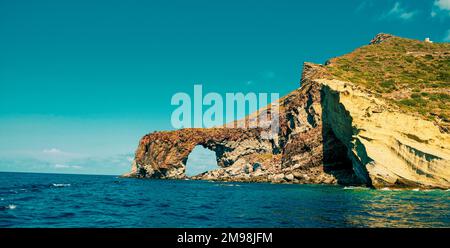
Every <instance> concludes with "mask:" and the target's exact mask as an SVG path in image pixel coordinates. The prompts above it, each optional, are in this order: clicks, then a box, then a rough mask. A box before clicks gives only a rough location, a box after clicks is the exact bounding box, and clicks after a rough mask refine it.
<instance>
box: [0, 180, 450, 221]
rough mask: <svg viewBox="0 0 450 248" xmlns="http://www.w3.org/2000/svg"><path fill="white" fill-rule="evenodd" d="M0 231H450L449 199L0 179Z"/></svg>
mask: <svg viewBox="0 0 450 248" xmlns="http://www.w3.org/2000/svg"><path fill="white" fill-rule="evenodd" d="M0 227H14V228H16V227H19V228H20V227H38V228H50V227H51V228H60V227H61V228H63V227H69V228H70V227H95V228H103V227H129V228H134V227H332V228H333V227H450V192H449V191H448V190H419V189H412V190H392V189H387V188H386V189H381V190H374V189H369V188H364V187H343V186H330V185H291V184H268V183H240V182H239V183H237V182H213V181H196V180H150V179H130V178H120V177H118V176H99V175H68V174H38V173H9V172H8V173H7V172H2V173H0Z"/></svg>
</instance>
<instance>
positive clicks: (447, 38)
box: [443, 29, 450, 42]
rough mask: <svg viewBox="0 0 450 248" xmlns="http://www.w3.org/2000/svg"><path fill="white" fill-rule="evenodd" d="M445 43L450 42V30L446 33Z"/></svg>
mask: <svg viewBox="0 0 450 248" xmlns="http://www.w3.org/2000/svg"><path fill="white" fill-rule="evenodd" d="M443 40H444V41H445V42H450V29H449V30H447V32H446V33H445V36H444V39H443Z"/></svg>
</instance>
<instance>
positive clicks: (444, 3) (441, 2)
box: [434, 0, 450, 10]
mask: <svg viewBox="0 0 450 248" xmlns="http://www.w3.org/2000/svg"><path fill="white" fill-rule="evenodd" d="M434 5H435V6H437V7H438V8H439V9H441V10H450V0H436V1H435V2H434Z"/></svg>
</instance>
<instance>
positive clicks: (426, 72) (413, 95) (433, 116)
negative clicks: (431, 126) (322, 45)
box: [327, 34, 450, 132]
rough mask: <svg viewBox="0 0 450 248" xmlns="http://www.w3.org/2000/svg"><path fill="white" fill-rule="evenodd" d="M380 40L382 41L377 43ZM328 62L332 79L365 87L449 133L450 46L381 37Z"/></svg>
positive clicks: (389, 36) (449, 44) (447, 44)
mask: <svg viewBox="0 0 450 248" xmlns="http://www.w3.org/2000/svg"><path fill="white" fill-rule="evenodd" d="M377 37H381V39H379V40H377ZM377 37H376V38H375V39H374V40H373V41H372V43H371V44H370V45H367V46H363V47H360V48H358V49H356V50H355V51H353V52H351V53H349V54H346V55H343V56H341V57H337V58H333V59H331V60H329V61H327V69H328V71H329V72H330V73H331V74H332V77H334V78H336V79H340V80H345V81H351V82H353V83H355V84H359V85H363V86H365V88H367V89H369V90H370V91H372V92H373V93H375V94H378V95H381V96H382V97H383V98H385V99H388V100H389V101H391V102H392V103H394V104H395V105H397V106H399V107H401V108H402V109H404V110H406V111H408V112H414V113H419V114H420V115H422V116H424V117H425V118H427V119H429V120H432V121H435V122H436V123H437V124H438V125H439V126H441V127H442V129H443V130H445V131H447V132H448V131H449V130H450V43H429V42H424V41H418V40H412V39H406V38H400V37H395V36H391V35H387V34H380V35H378V36H377Z"/></svg>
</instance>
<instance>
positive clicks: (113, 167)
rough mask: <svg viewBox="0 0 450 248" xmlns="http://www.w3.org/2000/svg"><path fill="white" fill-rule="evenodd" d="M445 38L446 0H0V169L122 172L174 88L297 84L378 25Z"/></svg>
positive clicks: (167, 111)
mask: <svg viewBox="0 0 450 248" xmlns="http://www.w3.org/2000/svg"><path fill="white" fill-rule="evenodd" d="M380 32H384V33H391V34H395V35H398V36H403V37H408V38H414V39H420V40H423V39H424V38H426V37H429V38H430V39H431V40H433V41H434V42H449V41H450V0H427V1H425V0H416V1H410V0H409V1H408V0H362V1H356V0H347V1H332V0H329V1H327V0H319V1H299V0H296V1H285V0H277V1H267V0H257V1H245V0H238V1H236V0H227V1H208V0H190V1H174V0H171V1H167V0H166V1H159V0H152V1H137V0H130V1H116V0H110V1H94V0H89V1H85V0H76V1H75V0H67V1H58V0H42V1H31V0H30V1H27V0H19V1H0V171H23V172H51V173H86V174H113V175H118V174H122V173H124V172H126V171H129V169H130V160H131V159H132V157H133V156H134V155H133V154H134V151H135V149H136V147H137V144H138V141H139V139H140V137H142V136H143V135H144V134H146V133H149V132H152V131H155V130H166V129H169V130H170V129H173V128H172V126H171V122H170V118H171V113H172V111H173V110H174V109H175V108H176V106H172V105H171V104H170V102H171V97H172V96H173V95H174V94H176V93H178V92H186V93H188V94H193V85H194V84H201V85H202V86H203V91H204V92H206V93H207V92H218V93H220V94H225V93H226V92H243V93H248V92H255V93H259V92H267V93H279V94H280V96H282V95H285V94H287V93H289V92H290V91H292V90H294V89H296V88H298V87H299V80H300V75H301V70H302V64H303V62H305V61H309V62H315V63H324V62H325V61H326V60H327V59H329V58H331V57H335V56H340V55H342V54H345V53H348V52H350V51H352V50H353V49H355V48H357V47H359V46H362V45H366V44H367V43H368V42H369V41H370V39H371V38H373V37H374V36H375V35H376V34H377V33H380Z"/></svg>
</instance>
